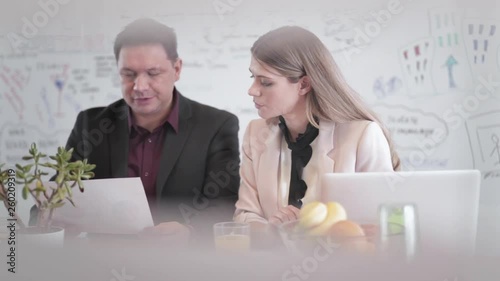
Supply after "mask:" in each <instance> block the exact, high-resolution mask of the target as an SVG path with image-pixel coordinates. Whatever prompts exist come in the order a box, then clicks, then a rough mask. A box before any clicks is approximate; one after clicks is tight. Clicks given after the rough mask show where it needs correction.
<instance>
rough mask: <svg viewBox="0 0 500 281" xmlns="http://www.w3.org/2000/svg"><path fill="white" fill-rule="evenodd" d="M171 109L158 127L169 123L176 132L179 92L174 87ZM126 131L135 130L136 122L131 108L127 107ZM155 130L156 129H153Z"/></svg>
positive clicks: (177, 129) (177, 128)
mask: <svg viewBox="0 0 500 281" xmlns="http://www.w3.org/2000/svg"><path fill="white" fill-rule="evenodd" d="M172 104H173V106H172V109H171V110H170V113H169V114H168V115H167V117H166V118H165V120H163V122H161V124H160V126H158V128H159V127H162V126H165V124H167V123H168V124H170V126H171V127H172V129H174V132H175V133H176V134H177V133H178V131H179V92H178V91H177V89H176V88H175V87H174V91H173V93H172ZM128 129H129V130H128V131H129V133H132V129H134V130H136V131H137V124H136V123H135V120H134V118H132V109H131V108H130V107H128ZM155 130H156V129H155Z"/></svg>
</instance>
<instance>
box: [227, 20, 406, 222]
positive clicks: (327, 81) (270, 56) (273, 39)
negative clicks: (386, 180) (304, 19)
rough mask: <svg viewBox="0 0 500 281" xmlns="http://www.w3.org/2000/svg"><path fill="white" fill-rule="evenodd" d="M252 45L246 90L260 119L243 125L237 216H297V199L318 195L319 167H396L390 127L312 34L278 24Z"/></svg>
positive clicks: (265, 219)
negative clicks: (385, 125)
mask: <svg viewBox="0 0 500 281" xmlns="http://www.w3.org/2000/svg"><path fill="white" fill-rule="evenodd" d="M251 53H252V58H251V63H250V72H251V77H252V78H253V83H252V85H251V87H250V89H249V90H248V94H249V95H250V96H252V97H253V102H254V103H255V107H256V108H257V110H258V114H259V116H260V117H261V118H262V119H258V120H253V121H252V122H250V124H249V125H248V127H247V129H246V132H245V136H244V140H243V147H242V164H241V169H240V174H241V180H242V181H241V185H240V189H239V196H238V201H237V203H236V212H235V214H234V219H235V221H240V222H249V223H253V224H263V225H267V224H274V225H276V224H280V223H284V222H286V221H290V220H294V219H297V218H298V213H299V209H300V207H301V206H302V204H304V203H307V202H310V201H314V200H317V199H318V198H317V190H318V185H319V179H320V177H321V176H322V175H323V174H324V173H332V172H335V173H337V172H338V173H344V172H376V171H377V172H382V171H395V170H398V169H399V166H400V161H399V158H398V155H397V153H396V151H395V149H394V145H393V143H392V141H391V138H390V136H389V133H388V131H387V129H386V128H385V127H384V126H383V124H382V123H381V122H380V120H379V119H378V118H377V116H376V115H375V114H374V113H373V112H372V111H371V110H370V109H369V108H368V107H367V106H366V105H365V104H364V102H363V101H362V99H361V98H360V97H359V95H358V94H357V93H356V92H355V91H354V90H353V89H352V88H351V87H349V85H348V84H347V83H346V81H345V79H344V78H343V76H342V74H341V72H340V69H339V67H338V66H337V65H336V63H335V61H334V59H333V57H332V55H331V54H330V52H329V51H328V49H327V48H326V47H325V45H324V44H323V43H322V42H321V41H320V40H319V38H318V37H317V36H315V35H314V34H313V33H311V32H310V31H308V30H306V29H303V28H301V27H297V26H287V27H281V28H278V29H275V30H272V31H270V32H268V33H266V34H264V35H263V36H261V37H260V38H259V39H258V40H257V41H256V42H255V43H254V44H253V46H252V48H251Z"/></svg>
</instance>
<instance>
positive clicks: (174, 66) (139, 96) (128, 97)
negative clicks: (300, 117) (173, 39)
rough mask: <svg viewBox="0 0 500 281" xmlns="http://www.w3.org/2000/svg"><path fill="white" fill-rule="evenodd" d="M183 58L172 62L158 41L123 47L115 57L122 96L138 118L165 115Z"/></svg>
mask: <svg viewBox="0 0 500 281" xmlns="http://www.w3.org/2000/svg"><path fill="white" fill-rule="evenodd" d="M181 68H182V61H181V60H180V59H177V61H175V62H172V61H171V60H170V59H169V58H168V55H167V53H166V51H165V49H164V48H163V46H162V45H161V44H148V45H137V46H124V47H122V48H121V50H120V55H119V56H118V70H119V72H120V77H121V82H122V94H123V99H124V100H125V101H126V102H127V104H128V105H129V106H130V108H131V109H132V112H133V113H134V115H135V116H137V117H142V118H152V119H156V118H158V117H163V115H166V114H167V113H168V112H169V110H170V106H171V104H172V93H173V89H174V83H175V82H176V81H177V80H179V76H180V73H181Z"/></svg>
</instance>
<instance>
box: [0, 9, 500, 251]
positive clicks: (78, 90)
mask: <svg viewBox="0 0 500 281" xmlns="http://www.w3.org/2000/svg"><path fill="white" fill-rule="evenodd" d="M42 2H44V1H42ZM49 2H50V1H49ZM304 2H307V3H304ZM322 2H324V1H300V3H299V4H297V5H295V4H294V5H293V8H292V7H291V6H292V1H261V0H259V1H249V0H215V1H212V0H210V1H201V0H196V1H183V2H182V3H180V1H131V0H126V1H119V0H109V1H103V3H101V1H81V0H54V1H52V3H57V9H56V8H54V6H52V10H51V11H52V12H51V14H49V13H48V12H46V11H45V10H44V8H43V7H42V6H41V5H40V4H39V3H37V2H35V1H28V0H24V1H17V2H16V4H14V5H15V6H12V7H9V9H2V11H0V18H1V21H2V24H1V25H0V36H1V37H0V50H1V52H0V116H1V118H0V162H6V163H7V164H8V165H13V164H14V163H17V162H20V157H21V156H22V155H24V154H25V153H26V151H27V148H28V146H29V145H30V143H31V142H32V141H36V142H37V143H38V145H39V147H40V148H41V149H43V150H44V151H46V152H48V153H54V152H55V149H56V147H57V146H60V145H64V144H65V142H66V139H67V137H68V135H69V132H70V130H71V128H72V126H73V124H74V122H75V118H76V115H77V114H78V112H79V111H80V110H84V109H86V108H89V107H94V106H104V105H107V104H109V103H111V102H113V101H115V100H117V99H119V98H120V97H121V92H120V88H119V80H118V79H119V77H118V75H117V71H116V65H115V60H114V56H113V52H112V45H113V40H114V37H115V35H116V34H117V33H118V32H119V31H120V30H121V29H122V28H123V27H124V26H125V25H126V24H127V23H129V22H131V21H132V20H134V19H136V18H139V17H142V16H146V17H152V18H154V19H157V20H159V21H161V22H163V23H165V24H167V25H169V26H171V27H173V28H174V29H175V30H176V33H177V36H178V42H179V47H178V50H179V55H180V57H181V58H182V59H183V61H184V69H183V72H182V74H181V79H180V81H179V82H178V83H177V88H178V89H179V90H180V91H181V93H183V94H184V95H185V96H187V97H189V98H192V99H194V100H197V101H200V102H202V103H206V104H209V105H212V106H216V107H218V108H222V109H226V110H228V111H231V112H233V113H235V114H236V115H237V116H238V117H239V119H240V140H241V138H242V136H243V132H244V130H245V127H246V125H247V124H248V122H249V121H250V120H251V119H254V118H258V116H257V115H256V111H255V109H254V108H253V104H252V99H251V98H250V97H249V96H248V95H247V90H248V87H249V86H250V83H251V80H250V78H249V72H248V66H249V61H250V57H249V53H250V52H249V49H250V47H251V45H252V43H253V42H254V41H255V40H256V39H257V37H258V36H259V35H262V34H263V33H265V32H267V31H269V30H271V29H273V28H276V27H279V26H282V25H290V24H292V25H300V26H303V27H306V28H308V29H310V30H311V31H313V32H314V33H315V34H317V35H318V36H319V37H320V38H321V39H322V40H323V42H324V43H325V44H326V45H327V46H328V48H329V49H330V50H331V52H332V54H333V55H334V57H335V59H336V60H337V63H338V64H339V65H340V67H341V69H342V71H343V73H344V75H345V76H346V78H347V80H348V81H349V83H350V84H351V85H352V87H353V88H354V89H356V90H357V91H358V92H359V93H360V94H361V95H362V96H363V97H364V98H365V100H366V101H367V102H368V103H369V104H370V105H371V106H373V108H374V109H375V110H376V112H377V113H379V114H380V115H381V116H382V119H383V120H384V121H385V122H386V124H387V126H388V127H389V128H390V129H391V131H392V134H393V137H394V140H395V142H396V144H397V148H398V151H399V153H400V156H401V159H402V160H403V168H404V170H439V169H471V168H476V169H480V170H481V171H482V172H483V190H482V196H481V200H482V202H483V203H484V204H490V205H498V203H499V202H500V191H499V189H500V141H499V140H498V139H499V138H500V85H499V82H500V5H499V3H498V1H495V0H481V1H465V0H457V1H451V0H450V1H439V2H436V1H411V0H399V1H398V0H387V1H386V0H377V1H341V0H335V1H328V2H329V3H322ZM346 2H348V3H346ZM468 2H470V3H468ZM59 3H60V4H59ZM56 10H57V11H56ZM381 11H382V12H381ZM43 13H45V14H46V16H45V17H44V16H43V15H42V14H43ZM384 13H385V15H387V14H389V15H390V18H388V17H385V18H384V17H382V16H381V15H382V14H384ZM377 15H378V16H377ZM26 21H29V22H31V24H33V25H34V26H35V28H32V29H31V30H28V31H30V32H31V33H33V36H32V38H25V39H26V40H25V41H17V43H19V42H21V43H25V44H17V43H13V42H14V41H13V38H16V39H19V38H23V37H26V36H24V33H23V32H25V33H26V27H25V25H26ZM34 29H36V31H34ZM14 33H15V34H17V37H13V34H14ZM28 33H29V32H28ZM30 35H31V34H30ZM23 40H24V39H23ZM485 81H493V82H492V83H488V82H485ZM499 249H500V246H499Z"/></svg>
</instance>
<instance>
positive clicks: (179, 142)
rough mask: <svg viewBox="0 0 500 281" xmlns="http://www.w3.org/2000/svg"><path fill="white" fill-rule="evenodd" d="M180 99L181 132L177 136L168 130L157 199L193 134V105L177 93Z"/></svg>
mask: <svg viewBox="0 0 500 281" xmlns="http://www.w3.org/2000/svg"><path fill="white" fill-rule="evenodd" d="M177 94H178V95H177V97H178V98H179V128H178V129H179V130H178V132H177V134H176V133H175V132H173V131H172V130H167V135H166V137H165V143H164V144H163V149H162V153H161V159H160V167H159V170H158V176H157V178H156V197H157V198H160V197H161V193H162V191H163V188H164V186H165V183H166V182H167V179H168V177H169V175H170V173H171V172H172V169H173V168H174V166H175V163H176V162H177V159H178V158H179V155H180V154H181V152H182V148H183V147H184V144H185V143H186V140H187V138H188V137H189V135H190V134H191V131H192V127H193V123H192V122H189V119H190V118H191V105H190V104H189V101H188V100H187V99H186V98H184V97H183V96H182V95H181V94H180V93H179V92H177Z"/></svg>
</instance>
